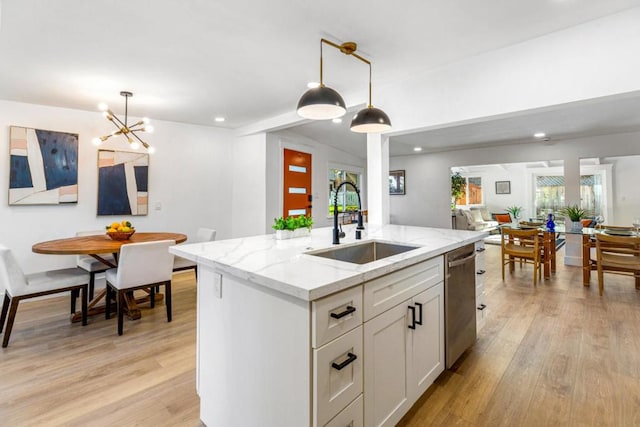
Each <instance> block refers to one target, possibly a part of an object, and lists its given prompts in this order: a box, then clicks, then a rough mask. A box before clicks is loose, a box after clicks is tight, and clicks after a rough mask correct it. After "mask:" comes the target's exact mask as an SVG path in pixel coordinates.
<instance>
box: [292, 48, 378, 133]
mask: <svg viewBox="0 0 640 427" xmlns="http://www.w3.org/2000/svg"><path fill="white" fill-rule="evenodd" d="M323 44H328V45H329V46H331V47H335V48H336V49H338V50H340V52H342V53H344V54H345V55H351V56H353V57H355V58H357V59H359V60H360V61H362V62H364V63H365V64H367V65H368V66H369V104H368V106H367V108H364V109H363V110H360V111H358V113H357V114H356V115H355V116H354V117H353V120H352V121H351V130H352V131H353V132H359V133H376V132H384V131H386V130H389V129H391V120H389V116H387V114H386V113H385V112H384V111H382V110H381V109H379V108H374V107H373V105H372V104H371V92H372V90H371V62H370V61H369V60H367V59H365V58H363V57H362V56H360V55H359V54H357V53H356V49H357V47H358V46H357V45H356V43H354V42H346V43H342V44H340V45H339V44H336V43H333V42H331V41H328V40H325V39H320V85H319V86H318V87H315V88H313V89H309V90H308V91H306V92H305V93H304V94H303V95H302V96H301V97H300V100H299V101H298V108H297V112H298V115H300V116H301V117H304V118H305V119H312V120H329V119H336V118H338V117H341V116H342V115H344V113H345V112H346V111H347V107H346V104H345V102H344V100H343V99H342V96H340V94H339V93H338V92H336V91H335V90H333V89H331V88H330V87H327V86H325V85H324V84H323V81H322V45H323Z"/></svg>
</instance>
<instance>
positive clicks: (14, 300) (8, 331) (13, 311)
mask: <svg viewBox="0 0 640 427" xmlns="http://www.w3.org/2000/svg"><path fill="white" fill-rule="evenodd" d="M5 295H6V294H5ZM19 302H20V299H19V298H17V297H13V298H11V305H10V307H9V318H8V319H7V327H6V328H5V330H4V337H3V340H2V348H5V347H6V346H8V345H9V337H10V336H11V330H12V329H13V321H14V320H15V318H16V312H17V311H18V303H19Z"/></svg>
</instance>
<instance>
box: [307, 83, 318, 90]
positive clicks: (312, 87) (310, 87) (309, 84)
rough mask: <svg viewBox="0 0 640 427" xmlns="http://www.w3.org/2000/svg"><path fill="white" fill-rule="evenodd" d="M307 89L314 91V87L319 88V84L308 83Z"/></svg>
mask: <svg viewBox="0 0 640 427" xmlns="http://www.w3.org/2000/svg"><path fill="white" fill-rule="evenodd" d="M307 87H308V88H309V89H314V88H316V87H320V83H318V82H309V83H307Z"/></svg>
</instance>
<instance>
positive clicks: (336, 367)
mask: <svg viewBox="0 0 640 427" xmlns="http://www.w3.org/2000/svg"><path fill="white" fill-rule="evenodd" d="M362 363H363V352H362V326H359V327H357V328H356V329H354V330H352V331H351V332H347V333H346V334H344V335H342V336H341V337H340V338H337V339H335V340H333V341H331V342H330V343H328V344H326V345H324V346H322V347H320V348H319V349H317V350H313V388H314V390H313V411H314V419H315V420H316V422H315V425H317V426H324V425H325V424H326V423H327V422H328V421H329V420H331V419H332V418H333V417H334V416H336V414H338V413H339V412H340V411H341V410H342V409H344V408H345V407H346V406H347V405H348V404H349V403H350V402H352V401H353V400H354V399H355V398H356V397H358V395H359V394H361V393H362V387H363V385H362Z"/></svg>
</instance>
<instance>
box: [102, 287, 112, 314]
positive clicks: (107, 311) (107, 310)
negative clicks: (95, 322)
mask: <svg viewBox="0 0 640 427" xmlns="http://www.w3.org/2000/svg"><path fill="white" fill-rule="evenodd" d="M106 290H107V293H106V295H105V296H104V318H105V319H110V318H111V301H112V300H113V293H114V291H113V289H112V288H111V285H109V284H108V283H107V288H106Z"/></svg>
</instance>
